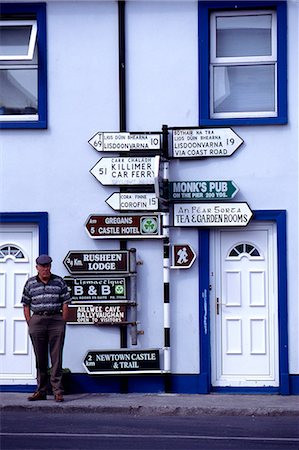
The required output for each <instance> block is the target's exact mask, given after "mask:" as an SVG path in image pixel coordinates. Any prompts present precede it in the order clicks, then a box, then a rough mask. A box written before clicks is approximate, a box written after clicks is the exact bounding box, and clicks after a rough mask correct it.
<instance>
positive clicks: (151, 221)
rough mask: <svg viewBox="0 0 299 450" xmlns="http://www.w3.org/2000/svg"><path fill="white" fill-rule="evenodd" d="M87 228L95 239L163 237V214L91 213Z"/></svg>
mask: <svg viewBox="0 0 299 450" xmlns="http://www.w3.org/2000/svg"><path fill="white" fill-rule="evenodd" d="M85 226H86V229H87V232H88V234H89V236H90V237H91V238H93V239H109V238H110V239H126V238H141V239H144V238H155V237H163V235H162V223H161V215H160V214H159V213H156V214H122V215H110V216H106V215H96V214H94V215H91V216H89V218H88V219H87V221H86V224H85Z"/></svg>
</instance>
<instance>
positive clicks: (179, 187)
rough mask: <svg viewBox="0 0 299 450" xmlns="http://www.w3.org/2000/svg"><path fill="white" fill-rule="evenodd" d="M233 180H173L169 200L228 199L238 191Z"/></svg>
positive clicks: (170, 185)
mask: <svg viewBox="0 0 299 450" xmlns="http://www.w3.org/2000/svg"><path fill="white" fill-rule="evenodd" d="M238 190H239V189H238V188H237V186H236V185H235V183H234V182H233V181H229V180H225V181H224V180H217V181H212V180H210V181H204V180H203V181H171V182H170V183H169V200H174V201H180V200H182V201H185V202H192V201H193V202H194V201H196V200H200V201H201V200H226V199H229V198H233V197H234V196H235V195H236V193H237V192H238Z"/></svg>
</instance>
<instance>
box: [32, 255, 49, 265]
mask: <svg viewBox="0 0 299 450" xmlns="http://www.w3.org/2000/svg"><path fill="white" fill-rule="evenodd" d="M51 262H52V258H51V256H49V255H39V256H38V257H37V258H36V264H39V265H40V266H42V265H43V264H50V263H51Z"/></svg>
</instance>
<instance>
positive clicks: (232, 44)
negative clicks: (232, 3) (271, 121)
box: [209, 10, 277, 119]
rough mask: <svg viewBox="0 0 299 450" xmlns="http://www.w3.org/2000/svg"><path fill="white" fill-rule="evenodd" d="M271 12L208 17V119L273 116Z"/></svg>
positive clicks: (273, 27)
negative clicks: (209, 44)
mask: <svg viewBox="0 0 299 450" xmlns="http://www.w3.org/2000/svg"><path fill="white" fill-rule="evenodd" d="M276 28H277V25H276V11H271V10H256V11H251V10H250V11H246V10H242V11H236V12H235V11H218V12H213V13H211V15H210V43H211V47H210V83H209V85H210V117H211V118H212V119H225V118H242V117H246V118H250V117H252V118H256V117H277V29H276Z"/></svg>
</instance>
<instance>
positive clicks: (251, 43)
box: [216, 14, 272, 57]
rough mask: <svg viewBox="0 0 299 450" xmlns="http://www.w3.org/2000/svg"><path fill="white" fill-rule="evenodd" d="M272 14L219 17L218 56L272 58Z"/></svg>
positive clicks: (217, 27)
mask: <svg viewBox="0 0 299 450" xmlns="http://www.w3.org/2000/svg"><path fill="white" fill-rule="evenodd" d="M271 19H272V16H271V14H265V15H256V16H255V15H249V16H239V15H238V16H234V17H233V16H228V17H225V16H224V17H217V19H216V56H217V57H238V56H239V57H245V56H271V55H272V48H271Z"/></svg>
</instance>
